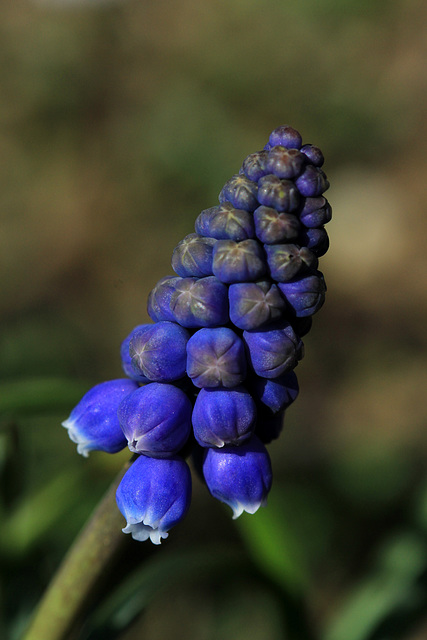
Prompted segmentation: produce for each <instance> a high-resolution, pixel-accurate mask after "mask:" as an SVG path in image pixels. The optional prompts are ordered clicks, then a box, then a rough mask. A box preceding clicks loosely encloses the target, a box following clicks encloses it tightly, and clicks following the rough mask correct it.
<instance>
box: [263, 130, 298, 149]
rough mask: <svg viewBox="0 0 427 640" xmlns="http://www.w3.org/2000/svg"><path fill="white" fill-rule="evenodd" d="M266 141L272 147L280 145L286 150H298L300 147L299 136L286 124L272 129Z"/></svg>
mask: <svg viewBox="0 0 427 640" xmlns="http://www.w3.org/2000/svg"><path fill="white" fill-rule="evenodd" d="M268 141H269V143H270V145H271V146H272V147H275V146H277V145H281V146H283V147H286V148H287V149H300V148H301V145H302V138H301V134H300V133H299V132H298V131H297V130H296V129H293V128H292V127H290V126H289V125H287V124H283V125H281V126H280V127H277V128H276V129H274V131H272V132H271V133H270V137H269V140H268Z"/></svg>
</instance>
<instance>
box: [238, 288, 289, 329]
mask: <svg viewBox="0 0 427 640" xmlns="http://www.w3.org/2000/svg"><path fill="white" fill-rule="evenodd" d="M228 297H229V301H230V320H231V322H232V323H233V324H234V325H236V327H238V328H239V329H248V330H252V329H260V328H262V327H265V326H266V325H268V324H270V323H271V322H273V321H277V320H280V318H282V316H283V314H284V312H285V310H286V303H285V300H284V298H283V296H282V294H281V293H280V291H279V289H278V287H277V286H276V285H275V284H273V283H272V282H270V281H269V280H259V281H258V282H240V283H237V284H232V285H230V287H229V289H228Z"/></svg>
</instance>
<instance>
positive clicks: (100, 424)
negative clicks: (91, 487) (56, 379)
mask: <svg viewBox="0 0 427 640" xmlns="http://www.w3.org/2000/svg"><path fill="white" fill-rule="evenodd" d="M135 389H138V384H137V383H136V382H134V381H133V380H129V379H127V378H123V379H120V380H108V381H107V382H101V384H97V385H96V386H95V387H93V388H92V389H91V390H90V391H88V392H87V393H86V394H85V395H84V396H83V398H82V399H81V400H80V402H79V404H78V405H77V406H76V407H74V409H73V410H72V412H71V414H70V417H69V418H68V419H67V420H65V421H64V422H63V423H62V426H63V427H65V428H66V429H68V435H69V436H70V439H71V440H72V441H73V442H75V443H76V444H77V452H78V453H81V454H82V455H83V456H85V458H87V456H88V455H89V451H93V450H97V451H106V452H107V453H116V452H117V451H120V450H121V449H123V448H124V447H125V446H126V438H125V436H124V435H123V431H122V430H121V427H120V423H119V420H118V418H117V409H118V407H119V405H120V403H121V401H122V400H123V399H124V398H125V397H126V396H128V395H129V394H130V393H132V392H133V391H135Z"/></svg>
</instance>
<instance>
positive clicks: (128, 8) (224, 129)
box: [0, 0, 427, 638]
mask: <svg viewBox="0 0 427 640" xmlns="http://www.w3.org/2000/svg"><path fill="white" fill-rule="evenodd" d="M426 23H427V5H426V4H425V3H424V2H422V0H389V1H386V0H359V1H358V2H356V1H355V0H291V1H289V2H285V1H280V0H271V1H270V2H262V1H258V2H257V1H256V0H227V1H225V0H205V1H203V2H200V1H196V0H157V1H154V0H128V1H124V0H123V1H122V2H104V3H102V2H89V1H88V2H86V3H85V2H83V1H81V2H79V3H73V2H72V1H71V0H69V1H68V2H61V1H60V0H57V1H56V2H53V1H52V2H48V0H44V1H41V0H40V1H39V2H36V1H34V2H30V1H28V0H27V1H24V0H15V1H14V2H13V3H9V2H6V1H5V0H4V1H3V2H2V3H1V4H0V87H1V89H0V141H1V143H0V148H1V151H2V153H1V159H0V163H1V165H0V201H1V206H0V211H1V214H0V215H1V233H0V277H1V298H0V300H1V301H0V313H1V317H0V319H1V332H0V375H1V378H2V380H12V381H20V380H28V379H37V378H39V377H40V378H51V377H52V378H55V377H59V378H61V379H62V378H69V379H73V380H80V381H81V382H82V387H83V388H84V389H87V388H89V387H90V386H91V385H93V384H95V383H96V382H99V381H101V380H104V379H109V378H113V377H119V376H121V368H120V362H119V355H118V349H119V345H120V342H121V340H122V339H123V338H124V337H125V336H126V335H127V334H128V333H129V331H130V330H131V329H132V328H133V327H134V326H135V325H137V324H140V323H141V322H145V321H147V320H148V316H147V314H146V299H147V295H148V293H149V291H150V290H151V288H152V287H153V285H154V284H155V282H156V281H157V280H158V279H159V278H160V277H162V276H164V275H167V274H169V273H171V267H170V258H171V253H172V250H173V248H174V246H175V245H176V244H177V243H178V241H179V240H180V239H181V238H182V237H183V236H185V235H186V234H187V233H190V232H192V231H193V225H194V220H195V218H196V216H197V215H198V213H199V212H200V211H201V210H202V209H205V208H207V207H209V206H213V205H214V204H216V202H217V195H218V193H219V191H220V189H221V187H222V185H223V184H224V182H225V181H226V180H227V179H228V178H229V177H231V175H232V174H233V173H235V172H237V171H238V169H239V167H240V164H241V161H242V160H243V159H244V158H245V156H246V155H248V154H249V153H251V152H253V151H255V150H258V149H260V148H262V146H263V145H264V144H265V142H266V140H267V137H268V134H269V132H270V131H271V130H272V129H273V128H275V127H276V126H278V125H279V124H285V123H286V124H290V125H292V126H294V127H295V128H297V129H298V130H300V131H301V133H302V135H303V140H304V142H312V143H314V144H316V145H318V146H320V147H321V148H322V150H323V152H324V154H325V157H326V163H325V167H324V168H325V171H326V173H327V175H328V177H329V180H330V182H331V188H330V191H329V192H328V193H327V197H328V198H329V200H330V202H331V204H332V207H333V212H334V214H333V220H332V222H331V223H330V225H329V228H328V231H329V234H330V239H331V248H330V251H329V253H328V254H327V255H326V256H325V257H324V258H322V259H321V266H320V268H321V269H322V271H323V272H324V274H325V278H326V281H327V284H328V295H327V301H326V304H325V306H324V308H323V309H322V310H321V312H320V313H319V315H318V316H315V318H314V323H313V329H312V331H311V333H310V334H309V335H308V336H307V337H306V339H305V345H306V356H305V359H304V360H303V362H302V363H301V364H300V365H299V367H298V370H297V374H298V376H299V381H300V386H301V393H300V397H299V399H298V401H297V402H296V403H295V405H294V406H293V407H292V408H290V409H289V412H288V415H287V418H286V428H285V430H284V432H283V435H282V436H281V438H280V440H279V441H278V442H276V443H274V444H273V445H272V446H271V454H272V458H273V463H274V465H275V470H276V477H277V483H278V484H277V486H282V484H283V485H284V486H285V485H286V482H287V481H288V480H289V482H291V483H293V484H294V485H298V486H303V487H305V488H307V487H308V488H309V487H310V486H311V487H312V486H313V483H314V484H315V485H316V487H320V489H319V491H320V492H321V493H322V491H323V497H325V496H326V497H327V499H326V503H328V504H329V506H331V501H332V502H333V503H334V504H333V509H332V511H334V512H335V515H336V519H335V520H334V519H332V520H331V530H330V532H329V534H328V535H329V537H327V539H326V542H325V547H324V548H323V550H322V551H321V553H319V557H321V556H322V554H328V553H329V554H331V549H332V548H333V547H334V545H336V544H337V540H339V541H340V542H338V552H337V554H336V555H335V556H334V555H333V554H332V555H329V556H328V566H329V568H331V574H330V579H329V588H330V591H329V592H328V591H327V589H326V592H327V594H329V595H326V596H325V595H323V596H319V598H318V600H317V601H316V602H317V604H316V605H315V608H317V611H318V612H321V611H324V610H325V611H327V612H329V610H330V609H331V610H333V608H334V606H335V605H330V604H328V599H329V597H330V598H331V601H332V598H333V595H334V594H335V591H336V592H338V590H339V589H340V588H341V587H342V585H343V584H346V582H348V581H349V580H350V577H351V576H352V575H353V574H352V571H353V570H354V566H353V562H354V559H353V560H352V559H351V552H350V547H351V545H352V544H354V543H355V541H356V540H357V542H356V547H357V548H358V549H359V551H360V553H361V554H362V556H363V549H364V548H365V546H366V545H368V546H369V544H370V541H371V538H375V536H376V534H377V533H378V532H382V527H384V526H385V524H384V523H391V524H390V526H394V525H395V524H396V523H398V522H399V519H400V518H401V517H402V512H401V508H402V504H404V502H405V500H406V496H407V494H408V492H409V493H410V492H411V491H413V490H414V487H418V486H421V485H422V483H423V482H424V476H425V466H426V462H427V429H426V427H427V402H426V391H425V390H426V386H427V353H426V343H427V338H426V330H425V325H426V310H427V258H426V240H427V222H426V220H427V218H426V212H425V207H426V196H427V192H426V184H427V178H426V175H427V155H426V153H425V149H426V143H427V136H426V134H427V119H426V97H427V72H426V69H427V38H426V37H425V27H426ZM70 409H71V406H70ZM64 417H65V416H61V415H57V416H54V417H53V416H51V417H49V419H44V418H40V416H39V417H37V418H30V419H29V418H26V421H25V420H24V421H20V423H19V427H20V428H22V430H23V435H22V434H21V436H20V437H21V442H23V444H22V446H23V448H24V452H26V454H27V455H28V456H29V459H30V462H29V467H30V471H29V472H28V476H26V480H25V481H24V485H25V486H27V485H28V486H29V485H30V484H32V483H33V485H34V483H35V486H38V485H40V486H41V485H42V483H43V482H44V481H45V480H46V479H48V478H49V477H51V476H53V475H54V474H55V473H56V472H57V471H58V470H59V469H60V468H62V467H63V465H64V464H66V465H73V464H75V465H76V467H75V468H77V466H78V468H79V469H80V467H81V465H82V464H86V465H89V467H90V469H91V470H92V471H91V473H92V474H93V475H94V476H96V475H97V474H98V473H104V474H105V475H106V476H107V475H108V474H110V476H111V470H114V469H115V468H116V466H117V467H118V466H119V464H120V463H121V461H122V460H123V458H122V457H120V455H119V456H118V457H117V458H114V461H111V460H112V459H110V458H108V457H103V456H97V455H96V454H95V455H94V456H93V457H92V458H91V459H90V461H89V462H88V461H80V460H79V461H78V462H76V463H74V455H75V453H74V449H73V446H72V445H71V443H69V442H68V440H67V439H66V434H65V433H64V432H63V431H62V430H61V429H60V427H59V422H60V420H61V419H63V418H64ZM56 425H58V426H56ZM27 435H28V437H29V440H27V439H26V437H27ZM36 454H37V455H39V456H40V457H39V458H37V456H36ZM32 455H33V456H36V457H34V458H31V456H32ZM107 458H108V460H107ZM39 460H42V461H44V462H46V465H42V466H43V468H40V465H39V463H38V461H39ZM69 468H74V467H69ZM322 487H324V489H322ZM308 490H309V491H310V489H308ZM411 495H412V494H411ZM331 496H332V497H333V499H332V498H331ZM208 500H209V498H208V496H207V495H206V494H205V492H204V489H203V488H202V487H198V488H197V489H196V497H195V505H193V508H192V512H191V514H190V516H189V522H190V524H189V525H185V524H183V525H182V526H183V527H184V529H183V531H185V527H186V526H188V527H189V528H190V527H192V528H194V527H195V526H196V530H197V524H196V523H197V522H198V519H199V517H200V512H198V509H201V510H202V511H203V509H205V510H206V509H207V507H204V504H205V502H207V501H208ZM89 503H90V500H89ZM89 503H88V507H87V508H88V510H89V506H91V504H90V505H89ZM209 504H210V507H209V508H216V509H217V511H216V512H215V513H216V514H219V513H221V514H222V511H220V509H219V508H217V507H216V506H215V507H212V505H211V503H209ZM341 505H344V506H343V507H341ZM342 509H343V510H344V511H343V514H344V515H343V517H341V518H340V514H341V511H342ZM348 514H353V516H354V520H352V519H351V518H350V520H349V519H348V518H347V517H344V516H348ZM226 515H227V517H228V513H227V514H226ZM82 517H83V515H82ZM357 518H358V520H357V522H360V521H361V520H362V524H361V525H360V527H358V526H357V525H356V524H355V523H356V519H357ZM364 518H366V519H367V521H368V522H369V523H370V525H372V526H370V527H368V528H367V529H366V528H364V521H363V519H364ZM77 521H78V523H80V521H79V520H78V519H77ZM224 521H225V516H224ZM213 526H215V524H214V525H213ZM387 526H388V525H387ZM74 528H76V529H77V524H76V525H75V526H74V525H72V526H71V530H70V531H69V532H68V530H67V533H64V534H63V539H64V544H65V541H68V537H70V538H71V533H73V534H74ZM188 531H189V529H188ZM217 533H219V531H217ZM378 535H379V533H378ZM178 536H179V534H178ZM345 541H346V542H345ZM335 548H336V547H335ZM353 548H354V547H353ZM59 555H60V552H59V551H58V556H59ZM358 557H360V556H358ZM53 564H54V561H52V565H48V569H46V574H47V573H49V570H51V568H52V567H53ZM320 564H321V563H320ZM318 566H319V565H318ZM324 586H325V585H323V587H324ZM321 615H323V614H321V613H319V616H321ZM199 637H202V636H199ZM408 637H409V636H408ZM422 637H424V636H422ZM414 638H415V636H414Z"/></svg>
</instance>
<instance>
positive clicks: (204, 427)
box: [192, 387, 256, 447]
mask: <svg viewBox="0 0 427 640" xmlns="http://www.w3.org/2000/svg"><path fill="white" fill-rule="evenodd" d="M255 421H256V406H255V402H254V400H253V399H252V396H251V394H250V393H249V392H248V391H246V389H244V388H243V387H236V388H234V389H202V390H201V391H200V393H199V395H198V396H197V400H196V403H195V405H194V410H193V417H192V422H193V428H194V436H195V438H196V440H197V442H198V443H199V444H200V445H201V446H202V447H223V446H224V445H228V444H232V445H240V444H242V442H245V441H246V440H248V438H250V436H251V435H252V433H253V431H254V428H255Z"/></svg>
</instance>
